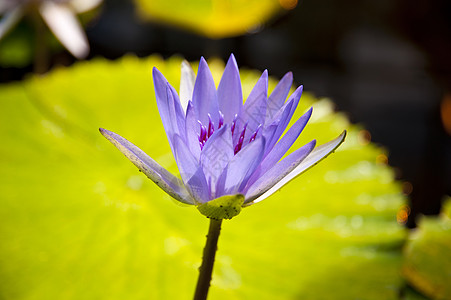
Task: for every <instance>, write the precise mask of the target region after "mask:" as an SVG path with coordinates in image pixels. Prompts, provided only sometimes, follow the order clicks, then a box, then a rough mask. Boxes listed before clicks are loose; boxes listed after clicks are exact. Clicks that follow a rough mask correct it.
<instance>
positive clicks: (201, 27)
mask: <svg viewBox="0 0 451 300" xmlns="http://www.w3.org/2000/svg"><path fill="white" fill-rule="evenodd" d="M135 2H136V4H137V6H138V13H139V14H140V15H141V16H142V17H143V18H145V19H149V20H153V21H155V20H156V21H159V22H163V23H167V24H169V25H173V26H178V27H181V28H184V29H189V30H192V31H194V32H197V33H199V34H202V35H205V36H207V37H210V38H225V37H231V36H237V35H242V34H245V33H247V32H249V31H252V30H255V29H257V28H258V27H261V26H262V25H263V23H264V22H266V21H267V20H268V19H270V18H271V17H273V16H274V15H275V14H277V13H278V12H280V11H281V10H282V7H283V6H282V5H281V4H285V5H284V6H285V7H287V6H289V4H290V2H293V1H275V0H252V1H249V0H248V1H241V0H221V1H218V0H196V1H183V0H176V1H161V0H135ZM287 2H288V3H287Z"/></svg>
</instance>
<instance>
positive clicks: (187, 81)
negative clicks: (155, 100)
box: [180, 60, 196, 112]
mask: <svg viewBox="0 0 451 300" xmlns="http://www.w3.org/2000/svg"><path fill="white" fill-rule="evenodd" d="M195 80H196V75H195V74H194V71H193V68H192V67H191V65H190V64H189V62H187V61H186V60H184V61H182V75H181V77H180V103H181V105H182V108H183V111H185V112H186V109H187V107H188V101H190V100H192V98H193V89H194V81H195Z"/></svg>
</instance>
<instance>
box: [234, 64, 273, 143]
mask: <svg viewBox="0 0 451 300" xmlns="http://www.w3.org/2000/svg"><path fill="white" fill-rule="evenodd" d="M267 95H268V71H267V70H265V71H264V72H263V74H262V76H261V77H260V79H259V80H258V81H257V83H256V84H255V86H254V88H253V89H252V91H251V93H250V94H249V97H247V99H246V102H245V103H244V106H243V109H242V110H241V112H240V113H239V115H238V120H237V121H238V123H237V124H239V126H238V128H239V129H240V130H239V132H241V130H242V129H243V127H244V126H245V124H247V129H246V134H245V136H244V140H245V141H249V138H250V136H251V135H252V134H253V133H254V132H255V130H257V127H258V126H259V125H260V124H264V123H265V116H266V104H267ZM234 141H235V142H236V137H235V136H234Z"/></svg>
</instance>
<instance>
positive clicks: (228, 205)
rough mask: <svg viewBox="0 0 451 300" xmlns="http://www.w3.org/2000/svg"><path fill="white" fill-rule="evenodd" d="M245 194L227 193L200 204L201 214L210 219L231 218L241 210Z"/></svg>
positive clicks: (198, 207)
mask: <svg viewBox="0 0 451 300" xmlns="http://www.w3.org/2000/svg"><path fill="white" fill-rule="evenodd" d="M243 203H244V195H242V194H236V195H226V196H222V197H219V198H216V199H214V200H211V201H208V202H206V203H204V204H201V205H198V206H197V209H198V210H199V211H200V213H201V214H203V215H204V216H206V217H207V218H210V219H216V220H222V219H231V218H233V217H235V216H237V215H238V214H239V213H240V212H241V206H242V205H243Z"/></svg>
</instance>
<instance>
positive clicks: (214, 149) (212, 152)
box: [200, 124, 234, 198]
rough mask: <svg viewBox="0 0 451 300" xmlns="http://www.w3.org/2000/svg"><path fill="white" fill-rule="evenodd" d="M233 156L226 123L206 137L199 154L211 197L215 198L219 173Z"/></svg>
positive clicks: (230, 136)
mask: <svg viewBox="0 0 451 300" xmlns="http://www.w3.org/2000/svg"><path fill="white" fill-rule="evenodd" d="M233 157H234V152H233V144H232V133H231V131H230V128H229V127H228V126H227V124H226V125H224V126H223V127H221V129H219V130H217V131H215V133H214V134H213V135H212V136H211V137H210V138H209V139H208V141H207V142H206V143H205V146H204V148H203V149H202V153H201V155H200V162H201V165H202V168H203V171H204V174H205V177H206V179H207V182H208V184H209V186H210V187H211V193H212V198H216V197H215V190H216V183H217V181H218V178H219V175H221V173H222V172H223V171H224V168H225V167H226V166H227V164H228V163H229V161H230V160H231V159H232V158H233Z"/></svg>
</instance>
